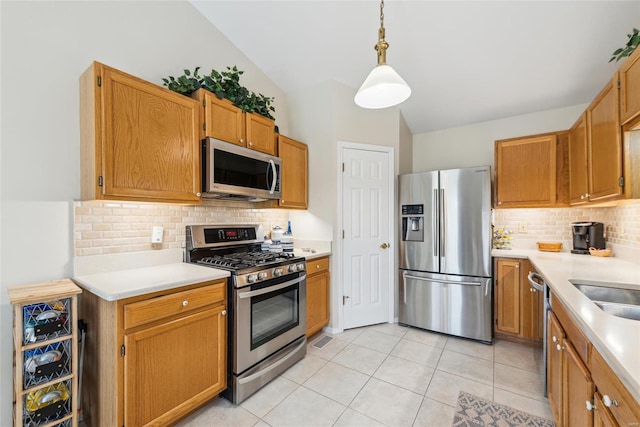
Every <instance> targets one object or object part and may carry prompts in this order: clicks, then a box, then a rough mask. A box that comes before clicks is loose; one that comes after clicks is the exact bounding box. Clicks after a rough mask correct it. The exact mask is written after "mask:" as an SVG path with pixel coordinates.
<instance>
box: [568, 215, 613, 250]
mask: <svg viewBox="0 0 640 427" xmlns="http://www.w3.org/2000/svg"><path fill="white" fill-rule="evenodd" d="M571 229H572V231H573V250H572V251H571V253H572V254H588V253H589V248H596V249H605V248H606V244H605V242H604V224H603V223H601V222H573V223H571Z"/></svg>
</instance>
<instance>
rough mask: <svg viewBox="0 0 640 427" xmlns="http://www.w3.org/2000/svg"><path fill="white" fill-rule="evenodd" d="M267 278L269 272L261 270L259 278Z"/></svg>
mask: <svg viewBox="0 0 640 427" xmlns="http://www.w3.org/2000/svg"><path fill="white" fill-rule="evenodd" d="M266 278H267V273H265V272H264V271H261V272H260V273H258V280H266Z"/></svg>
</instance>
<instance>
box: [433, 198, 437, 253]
mask: <svg viewBox="0 0 640 427" xmlns="http://www.w3.org/2000/svg"><path fill="white" fill-rule="evenodd" d="M432 236H433V256H434V257H437V256H438V239H437V236H438V189H437V188H434V189H433V234H432Z"/></svg>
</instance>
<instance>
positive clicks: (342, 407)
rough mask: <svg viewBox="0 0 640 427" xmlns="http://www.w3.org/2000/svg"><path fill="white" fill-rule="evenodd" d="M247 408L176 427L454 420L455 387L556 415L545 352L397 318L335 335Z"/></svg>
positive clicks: (221, 404) (433, 425)
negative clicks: (547, 391)
mask: <svg viewBox="0 0 640 427" xmlns="http://www.w3.org/2000/svg"><path fill="white" fill-rule="evenodd" d="M322 335H330V334H326V333H320V334H318V335H316V336H314V337H312V338H311V339H310V340H309V345H308V347H307V356H306V357H305V358H304V359H303V360H301V361H300V362H298V363H297V364H296V365H294V366H292V367H291V368H290V369H289V370H288V371H286V372H285V373H283V374H282V375H281V376H280V377H278V378H276V379H275V380H274V381H272V382H271V383H269V384H268V385H267V386H266V387H264V388H263V389H261V390H260V391H258V392H257V393H256V394H254V395H253V396H251V397H250V398H249V399H247V400H245V401H244V402H242V403H241V404H240V405H233V404H232V403H230V402H229V401H227V400H225V399H223V398H218V399H215V400H213V401H212V402H211V403H209V404H208V405H206V406H205V407H203V408H201V409H199V410H198V411H197V412H195V413H193V414H191V415H190V416H189V417H188V418H185V419H184V420H182V421H181V422H180V423H178V424H177V425H178V426H180V427H204V426H233V427H236V426H238V427H243V426H257V427H261V426H272V427H279V426H304V427H307V426H366V427H369V426H424V427H427V426H428V427H439V426H446V427H449V426H451V423H452V421H453V415H454V411H455V406H456V401H457V398H458V393H459V392H460V391H461V390H463V391H466V392H468V393H471V394H475V395H477V396H480V397H483V398H485V399H489V400H494V401H496V402H499V403H503V404H506V405H509V406H511V407H513V408H516V409H520V410H523V411H526V412H529V413H532V414H534V415H538V416H541V417H544V418H549V419H551V418H552V416H551V412H550V409H549V404H548V401H547V399H546V398H544V394H543V375H542V369H543V364H542V351H541V349H539V348H532V347H527V346H524V345H519V344H514V343H511V342H507V341H501V340H496V341H494V345H492V346H489V345H486V344H481V343H478V342H474V341H469V340H465V339H461V338H455V337H448V336H445V335H441V334H436V333H431V332H427V331H423V330H420V329H415V328H408V327H404V326H400V325H398V324H380V325H374V326H368V327H364V328H358V329H351V330H348V331H345V332H343V333H341V334H336V335H330V336H332V337H334V339H333V340H332V341H331V342H330V343H329V344H327V345H326V346H325V347H323V348H322V349H318V348H316V347H314V346H313V344H314V343H315V342H316V341H317V340H318V339H320V337H321V336H322Z"/></svg>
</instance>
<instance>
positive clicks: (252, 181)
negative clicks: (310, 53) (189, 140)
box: [202, 138, 282, 202]
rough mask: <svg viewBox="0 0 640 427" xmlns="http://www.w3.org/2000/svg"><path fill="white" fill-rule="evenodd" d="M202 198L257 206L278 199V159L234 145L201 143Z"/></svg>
mask: <svg viewBox="0 0 640 427" xmlns="http://www.w3.org/2000/svg"><path fill="white" fill-rule="evenodd" d="M202 162H203V164H202V178H203V182H202V189H203V194H202V197H204V198H210V199H222V200H248V201H253V202H260V201H263V200H268V199H279V198H280V171H281V165H282V161H281V160H280V158H278V157H275V156H271V155H269V154H265V153H261V152H259V151H254V150H250V149H248V148H244V147H240V146H238V145H235V144H230V143H228V142H224V141H220V140H217V139H214V138H207V139H205V140H203V141H202Z"/></svg>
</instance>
